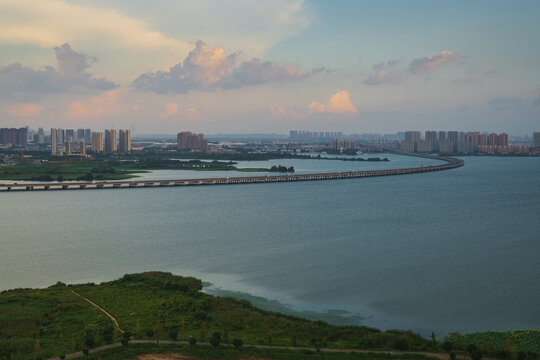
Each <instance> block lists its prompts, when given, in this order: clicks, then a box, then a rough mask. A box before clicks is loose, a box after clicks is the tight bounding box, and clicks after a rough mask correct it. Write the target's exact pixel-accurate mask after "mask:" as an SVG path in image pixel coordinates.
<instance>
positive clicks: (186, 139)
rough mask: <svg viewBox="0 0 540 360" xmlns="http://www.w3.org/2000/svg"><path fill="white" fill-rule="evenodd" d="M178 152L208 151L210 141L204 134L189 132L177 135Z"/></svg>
mask: <svg viewBox="0 0 540 360" xmlns="http://www.w3.org/2000/svg"><path fill="white" fill-rule="evenodd" d="M177 146H178V150H190V149H195V150H207V149H208V141H207V140H206V139H205V138H204V135H203V134H194V133H192V132H189V131H182V132H179V133H178V135H177Z"/></svg>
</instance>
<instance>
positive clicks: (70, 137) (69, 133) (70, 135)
mask: <svg viewBox="0 0 540 360" xmlns="http://www.w3.org/2000/svg"><path fill="white" fill-rule="evenodd" d="M64 140H65V142H68V141H69V142H73V141H75V130H73V129H66V138H65V139H64Z"/></svg>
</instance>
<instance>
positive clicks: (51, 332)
mask: <svg viewBox="0 0 540 360" xmlns="http://www.w3.org/2000/svg"><path fill="white" fill-rule="evenodd" d="M72 289H73V290H74V291H76V292H77V293H79V294H81V295H82V296H84V297H87V298H89V299H90V300H92V301H93V302H94V303H96V304H98V305H99V306H101V307H102V308H104V309H106V310H107V312H109V313H110V314H111V315H112V316H114V317H115V318H116V319H117V320H118V322H119V325H120V327H121V328H122V329H123V330H125V333H124V334H123V335H121V334H118V333H117V332H116V331H115V329H114V327H113V323H112V322H111V320H110V319H109V318H108V317H107V316H106V315H105V314H103V313H102V312H101V311H99V310H98V309H96V308H95V307H93V306H91V305H90V304H89V303H88V302H86V301H85V300H84V299H82V298H80V297H79V296H77V295H75V294H73V293H72V292H71V290H72ZM201 290H202V283H201V281H200V280H198V279H195V278H191V277H180V276H174V275H172V274H170V273H164V272H147V273H142V274H130V275H125V276H123V277H122V278H120V279H118V280H115V281H110V282H105V283H102V284H100V285H94V284H82V285H70V286H64V285H63V284H57V285H55V286H53V287H50V288H47V289H40V290H25V289H19V290H13V291H6V292H3V293H1V294H0V319H1V321H0V349H2V351H8V352H9V354H17V356H12V358H17V359H24V360H26V359H34V358H35V357H36V356H37V355H39V354H44V356H45V358H49V357H53V356H57V355H58V354H67V353H72V352H75V351H77V350H80V349H81V348H92V347H95V346H100V345H104V344H108V343H112V342H115V341H119V340H120V338H122V340H123V341H122V343H123V344H125V345H127V343H128V340H129V339H130V337H131V336H133V338H135V339H157V338H159V337H160V336H161V334H167V335H168V337H169V338H175V337H176V336H177V335H178V330H179V328H180V329H181V331H182V334H192V335H193V337H192V338H190V340H189V341H190V343H196V340H195V339H196V338H198V339H201V340H202V341H204V340H205V339H206V337H207V334H213V335H212V336H211V338H210V339H209V340H210V341H211V342H213V343H217V344H219V343H220V342H221V341H222V340H224V338H225V333H226V334H227V339H228V338H229V337H230V338H232V339H242V340H243V341H242V343H243V342H245V343H247V344H260V345H267V344H269V343H271V344H272V345H278V346H291V343H292V344H293V345H295V346H296V345H298V346H301V347H315V348H317V349H320V348H322V347H331V348H350V349H355V348H356V349H388V350H390V349H411V350H419V349H423V348H425V347H426V346H427V345H428V343H429V342H428V341H427V340H425V339H423V338H422V337H420V336H419V335H417V334H413V333H412V332H411V331H400V330H389V331H385V332H381V331H379V330H377V329H372V328H368V327H363V326H334V325H330V324H328V323H326V322H323V321H309V320H305V319H301V318H297V317H294V316H289V315H283V314H279V313H273V312H268V311H264V310H261V309H258V308H255V307H254V306H253V305H252V304H251V303H249V302H248V301H239V300H236V299H234V298H231V297H224V298H220V297H214V296H211V295H208V294H205V293H203V292H202V291H201ZM217 334H218V335H219V337H218V335H217ZM173 335H176V336H175V337H173ZM184 336H185V335H184ZM132 345H133V344H131V345H130V348H131V347H132ZM4 349H7V350H4ZM0 359H2V358H1V357H0Z"/></svg>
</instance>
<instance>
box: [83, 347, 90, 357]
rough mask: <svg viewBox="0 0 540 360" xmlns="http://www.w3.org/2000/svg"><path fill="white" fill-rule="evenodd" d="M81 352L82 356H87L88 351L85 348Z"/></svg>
mask: <svg viewBox="0 0 540 360" xmlns="http://www.w3.org/2000/svg"><path fill="white" fill-rule="evenodd" d="M82 352H83V354H84V356H87V355H88V353H89V352H90V351H89V350H88V349H87V348H84V349H83V351H82Z"/></svg>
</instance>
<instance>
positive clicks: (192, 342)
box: [188, 335, 197, 346]
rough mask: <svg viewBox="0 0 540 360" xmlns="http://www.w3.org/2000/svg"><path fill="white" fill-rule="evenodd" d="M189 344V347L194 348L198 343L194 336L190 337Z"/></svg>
mask: <svg viewBox="0 0 540 360" xmlns="http://www.w3.org/2000/svg"><path fill="white" fill-rule="evenodd" d="M188 342H189V345H191V346H193V345H195V344H196V343H197V339H195V338H194V337H193V336H191V335H190V336H189V340H188Z"/></svg>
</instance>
